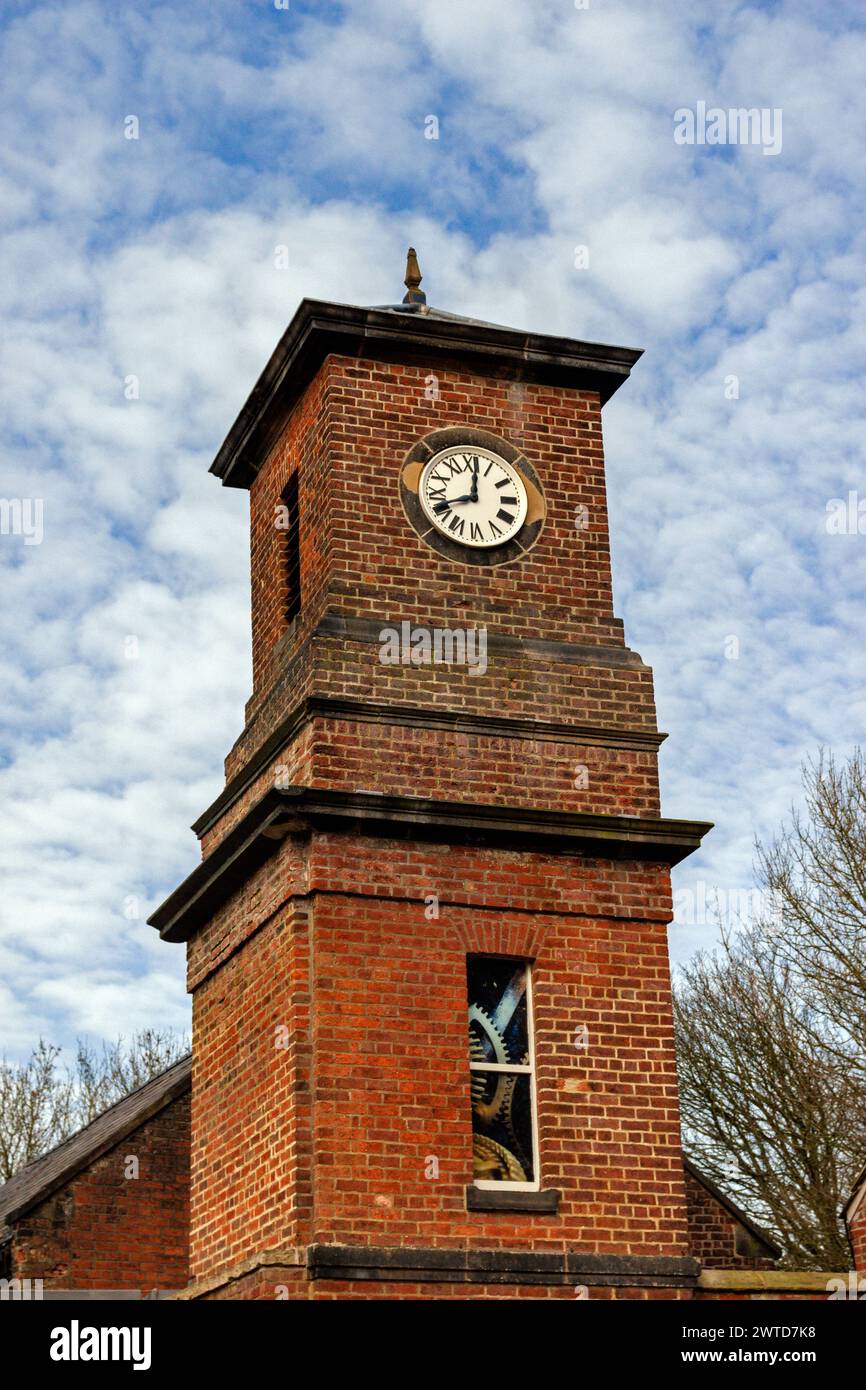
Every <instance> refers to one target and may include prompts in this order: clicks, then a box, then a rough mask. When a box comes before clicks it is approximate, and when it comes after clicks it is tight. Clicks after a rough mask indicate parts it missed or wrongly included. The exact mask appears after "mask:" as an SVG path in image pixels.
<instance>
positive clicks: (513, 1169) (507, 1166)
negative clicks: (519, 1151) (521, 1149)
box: [472, 1134, 526, 1182]
mask: <svg viewBox="0 0 866 1390" xmlns="http://www.w3.org/2000/svg"><path fill="white" fill-rule="evenodd" d="M472 1171H473V1175H474V1177H476V1178H481V1179H482V1181H483V1180H485V1179H486V1180H487V1181H491V1180H493V1181H494V1182H526V1173H525V1172H524V1170H523V1168H522V1167H521V1165H520V1163H519V1162H518V1161H517V1159H516V1158H515V1157H514V1154H513V1153H510V1152H509V1150H508V1149H506V1148H505V1146H504V1144H497V1142H496V1140H495V1139H488V1137H487V1135H486V1134H476V1135H474V1136H473V1139H472Z"/></svg>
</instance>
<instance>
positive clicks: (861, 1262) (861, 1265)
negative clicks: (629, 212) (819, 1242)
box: [848, 1185, 866, 1274]
mask: <svg viewBox="0 0 866 1390" xmlns="http://www.w3.org/2000/svg"><path fill="white" fill-rule="evenodd" d="M848 1235H849V1238H850V1240H851V1248H852V1250H853V1252H854V1268H855V1269H856V1270H857V1271H858V1272H862V1273H863V1274H866V1185H864V1189H863V1190H861V1193H860V1200H859V1202H858V1203H857V1204H856V1205H855V1207H854V1212H853V1215H849V1217H848Z"/></svg>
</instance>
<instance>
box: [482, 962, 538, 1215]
mask: <svg viewBox="0 0 866 1390" xmlns="http://www.w3.org/2000/svg"><path fill="white" fill-rule="evenodd" d="M484 955H485V953H483V952H480V951H479V952H477V953H476V952H473V953H472V955H471V956H470V957H469V958H468V959H469V960H478V959H483V958H484ZM487 958H488V959H489V960H513V961H514V963H515V965H523V966H525V968H526V1040H527V1042H528V1044H529V1062H528V1063H514V1065H512V1064H511V1063H510V1062H472V1061H470V1063H469V1071H470V1074H471V1073H472V1072H474V1071H481V1072H497V1071H502V1072H507V1073H508V1074H509V1075H512V1076H513V1075H514V1074H515V1073H517V1074H519V1075H521V1076H528V1077H529V1112H530V1121H531V1124H532V1173H533V1178H532V1182H497V1181H496V1179H495V1178H473V1179H472V1186H473V1187H477V1188H478V1189H479V1190H483V1191H485V1192H540V1191H541V1173H540V1171H539V1154H538V1104H537V1098H536V1084H535V1010H534V1000H533V990H532V969H533V967H532V962H531V961H528V960H526V959H524V957H522V956H497V955H494V954H493V953H492V952H491V953H490V954H489V955H488V957H487ZM470 1002H471V1001H470ZM474 1132H475V1131H474V1128H473V1134H474Z"/></svg>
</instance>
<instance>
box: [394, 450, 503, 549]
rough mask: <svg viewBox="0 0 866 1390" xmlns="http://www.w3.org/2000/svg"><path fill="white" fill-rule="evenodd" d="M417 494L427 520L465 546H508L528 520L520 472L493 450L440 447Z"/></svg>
mask: <svg viewBox="0 0 866 1390" xmlns="http://www.w3.org/2000/svg"><path fill="white" fill-rule="evenodd" d="M418 498H419V501H420V503H421V507H422V509H423V511H424V514H425V516H426V517H427V519H428V521H431V522H432V523H433V525H434V526H435V527H436V529H437V530H438V531H441V533H442V535H443V536H447V537H448V538H449V539H450V540H454V541H457V542H459V543H460V544H461V545H466V546H472V547H473V548H476V549H489V548H490V547H491V546H495V545H504V544H505V543H506V541H510V540H511V539H512V538H513V537H514V536H516V535H517V532H518V531H519V530H520V528H521V526H522V525H523V523H524V521H525V520H526V509H527V505H528V499H527V495H526V488H525V486H524V484H523V480H522V478H521V477H520V474H519V473H518V472H517V470H516V469H515V468H513V467H512V466H511V464H510V463H506V462H505V459H503V458H500V456H499V455H498V454H495V453H494V452H493V451H492V450H491V449H481V448H476V447H475V446H467V447H464V446H462V445H459V446H457V447H452V448H448V449H442V450H440V452H439V453H438V454H434V456H433V458H432V459H431V460H430V462H429V463H428V464H426V466H425V468H424V471H423V472H422V474H421V481H420V485H419V488H418Z"/></svg>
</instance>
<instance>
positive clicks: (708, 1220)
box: [685, 1171, 775, 1269]
mask: <svg viewBox="0 0 866 1390" xmlns="http://www.w3.org/2000/svg"><path fill="white" fill-rule="evenodd" d="M685 1177H686V1200H687V1203H688V1222H689V1243H690V1245H691V1249H692V1254H693V1255H695V1256H696V1257H697V1259H699V1260H700V1262H701V1265H702V1266H703V1267H704V1268H706V1269H773V1268H774V1266H775V1261H774V1260H773V1258H772V1257H771V1256H769V1255H768V1254H767V1253H766V1251H762V1250H761V1249H760V1247H759V1245H758V1243H757V1241H756V1240H755V1237H754V1236H753V1235H752V1234H751V1233H750V1232H749V1231H748V1230H747V1228H746V1227H745V1226H743V1225H742V1224H741V1223H740V1222H739V1221H737V1219H736V1217H734V1216H733V1215H732V1214H731V1212H729V1211H728V1210H727V1208H726V1207H724V1206H723V1205H722V1203H721V1202H719V1201H718V1199H717V1198H716V1197H714V1196H713V1194H712V1193H711V1192H708V1191H707V1189H706V1188H705V1187H704V1186H703V1184H702V1183H700V1182H698V1181H697V1179H696V1178H695V1177H694V1176H693V1175H692V1174H691V1173H690V1172H688V1171H686V1175H685Z"/></svg>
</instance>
